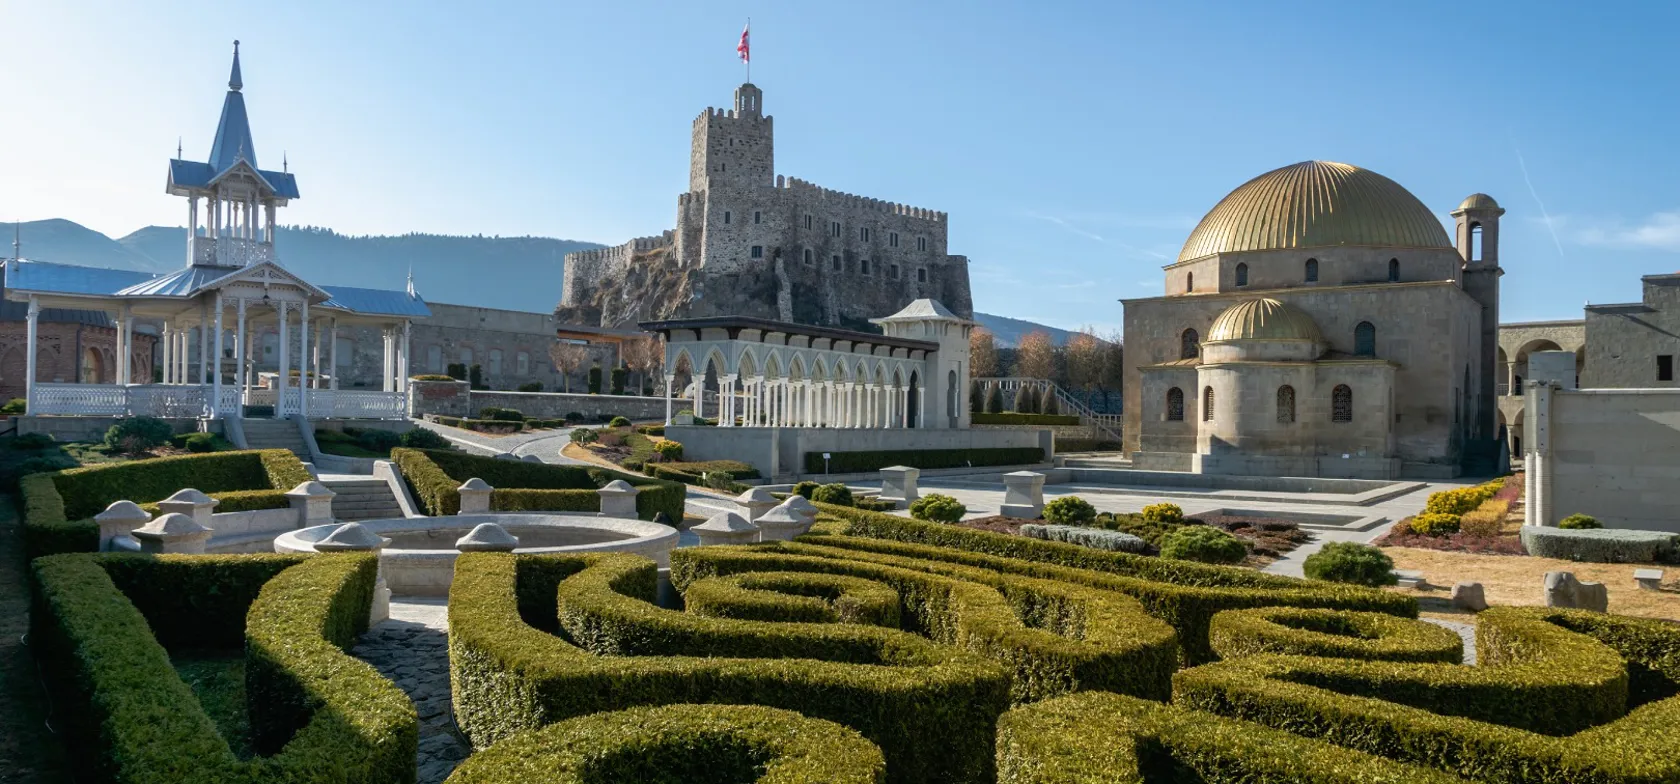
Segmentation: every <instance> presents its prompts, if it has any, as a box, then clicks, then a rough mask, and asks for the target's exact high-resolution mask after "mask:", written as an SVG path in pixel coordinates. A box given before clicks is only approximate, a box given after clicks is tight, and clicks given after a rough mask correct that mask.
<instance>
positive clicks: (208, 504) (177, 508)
mask: <svg viewBox="0 0 1680 784" xmlns="http://www.w3.org/2000/svg"><path fill="white" fill-rule="evenodd" d="M220 503H221V501H217V500H216V499H214V498H211V497H210V496H207V495H205V494H203V493H200V492H199V491H197V490H194V489H192V488H190V487H189V488H187V489H185V490H178V491H176V493H175V494H174V495H172V496H170V497H168V498H165V499H163V500H162V501H159V502H158V512H159V514H184V515H186V516H188V517H191V518H192V519H193V522H195V523H198V524H199V525H202V526H204V527H205V528H210V527H211V525H210V515H213V514H215V513H216V505H217V504H220Z"/></svg>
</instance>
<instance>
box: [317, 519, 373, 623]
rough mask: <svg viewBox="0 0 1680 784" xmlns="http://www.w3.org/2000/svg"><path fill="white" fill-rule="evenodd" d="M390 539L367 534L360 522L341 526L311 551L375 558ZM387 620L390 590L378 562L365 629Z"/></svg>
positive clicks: (367, 531) (368, 532) (369, 532)
mask: <svg viewBox="0 0 1680 784" xmlns="http://www.w3.org/2000/svg"><path fill="white" fill-rule="evenodd" d="M390 543H391V540H390V539H387V538H385V537H383V536H380V535H378V534H376V533H374V532H372V531H369V530H368V529H367V528H366V527H365V526H363V525H362V524H361V523H345V524H344V525H341V526H339V527H338V528H335V529H333V532H332V533H330V534H327V537H326V538H325V539H322V540H321V541H319V542H316V543H315V550H316V551H317V552H322V553H373V555H374V557H376V558H377V557H378V556H379V553H380V551H381V550H384V549H385V545H388V544H390ZM389 617H391V587H390V586H389V585H386V584H385V564H384V561H383V559H381V561H380V564H379V571H378V573H377V576H376V577H375V578H374V583H373V601H372V602H371V603H370V604H369V605H368V626H373V625H374V624H376V623H379V622H380V621H383V620H385V619H386V618H389Z"/></svg>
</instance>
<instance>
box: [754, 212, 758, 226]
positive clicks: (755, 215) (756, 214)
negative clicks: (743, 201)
mask: <svg viewBox="0 0 1680 784" xmlns="http://www.w3.org/2000/svg"><path fill="white" fill-rule="evenodd" d="M758 222H759V212H758V210H753V223H755V224H756V223H758Z"/></svg>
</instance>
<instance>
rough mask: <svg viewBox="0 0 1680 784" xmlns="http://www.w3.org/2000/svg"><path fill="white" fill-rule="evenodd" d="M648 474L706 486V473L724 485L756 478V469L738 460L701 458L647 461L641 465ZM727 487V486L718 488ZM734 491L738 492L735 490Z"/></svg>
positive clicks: (673, 480)
mask: <svg viewBox="0 0 1680 784" xmlns="http://www.w3.org/2000/svg"><path fill="white" fill-rule="evenodd" d="M642 470H643V471H645V472H647V475H648V476H651V477H654V478H655V479H667V480H670V481H672V482H682V483H683V484H685V485H696V486H700V487H708V486H709V485H707V484H706V480H705V477H706V475H708V474H711V475H715V476H717V477H720V478H721V481H722V482H723V483H724V484H726V485H733V483H734V482H735V481H736V480H738V479H757V478H758V477H759V473H758V469H756V468H753V467H752V466H750V465H747V464H746V463H743V462H741V461H739V460H703V461H696V462H681V461H677V462H671V463H648V464H646V465H644V466H642ZM719 489H728V488H721V487H720V488H719ZM736 492H740V490H737V491H736Z"/></svg>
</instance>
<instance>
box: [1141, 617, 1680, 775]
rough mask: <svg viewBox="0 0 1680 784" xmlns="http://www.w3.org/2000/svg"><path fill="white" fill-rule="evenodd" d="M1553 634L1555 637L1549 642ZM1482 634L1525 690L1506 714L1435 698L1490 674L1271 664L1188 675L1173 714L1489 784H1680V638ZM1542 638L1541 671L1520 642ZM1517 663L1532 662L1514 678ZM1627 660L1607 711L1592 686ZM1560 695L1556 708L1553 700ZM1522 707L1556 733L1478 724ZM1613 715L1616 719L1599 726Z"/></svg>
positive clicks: (1497, 661) (1590, 631) (1512, 691)
mask: <svg viewBox="0 0 1680 784" xmlns="http://www.w3.org/2000/svg"><path fill="white" fill-rule="evenodd" d="M1540 626H1550V627H1552V628H1551V630H1550V631H1549V632H1541V631H1536V629H1537V627H1540ZM1478 627H1479V628H1478V649H1479V651H1480V652H1481V655H1482V656H1483V657H1486V658H1491V659H1492V662H1491V663H1492V664H1493V666H1494V667H1495V668H1496V669H1495V670H1494V672H1496V673H1502V674H1508V675H1512V676H1518V679H1516V680H1512V681H1511V682H1509V683H1506V684H1503V690H1504V691H1505V694H1504V695H1501V696H1497V697H1496V698H1495V702H1494V703H1488V702H1470V703H1459V702H1455V701H1451V700H1445V699H1442V700H1441V701H1442V702H1444V704H1440V705H1433V704H1432V703H1433V702H1435V701H1436V699H1437V698H1445V697H1447V696H1448V694H1449V693H1450V692H1451V689H1442V688H1438V687H1436V684H1438V683H1441V682H1442V681H1443V679H1445V681H1446V682H1452V681H1459V682H1462V681H1464V680H1465V679H1484V680H1490V681H1491V679H1489V678H1488V676H1487V675H1486V674H1482V673H1478V672H1476V671H1478V670H1481V669H1483V668H1482V667H1452V666H1448V665H1436V664H1392V663H1383V662H1348V661H1340V660H1335V659H1308V658H1293V657H1270V656H1262V657H1257V658H1252V659H1238V660H1233V661H1228V662H1221V663H1219V664H1213V665H1208V666H1206V667H1198V668H1196V669H1193V670H1185V671H1183V672H1180V673H1179V674H1178V675H1176V676H1174V679H1173V686H1174V701H1175V702H1177V703H1180V704H1183V705H1185V706H1187V707H1194V708H1199V709H1202V710H1209V711H1215V712H1218V713H1221V714H1224V715H1228V716H1235V717H1239V718H1246V719H1249V720H1251V721H1257V722H1260V723H1263V724H1267V725H1270V726H1274V727H1287V728H1288V729H1290V730H1291V731H1293V732H1296V733H1300V734H1303V735H1307V736H1310V737H1315V738H1320V739H1323V740H1327V741H1330V742H1332V743H1336V744H1338V745H1342V746H1346V747H1349V748H1353V749H1357V750H1360V751H1364V752H1367V753H1372V754H1378V755H1381V756H1384V757H1388V758H1390V759H1395V760H1400V761H1405V762H1414V763H1421V764H1427V765H1430V766H1432V767H1436V768H1440V769H1443V770H1447V771H1450V772H1453V773H1457V774H1459V775H1462V776H1465V777H1466V778H1470V779H1475V780H1478V781H1498V782H1509V783H1511V784H1635V783H1636V782H1638V783H1640V784H1648V783H1649V782H1667V781H1677V780H1680V756H1676V755H1675V754H1674V750H1675V749H1676V748H1680V697H1676V696H1675V695H1676V694H1677V693H1680V655H1676V651H1680V627H1676V626H1675V625H1674V624H1671V623H1666V622H1663V621H1655V620H1648V619H1643V618H1628V617H1624V616H1614V615H1605V614H1602V613H1594V612H1588V611H1582V610H1558V609H1547V608H1522V609H1518V608H1495V609H1491V610H1485V611H1483V612H1482V613H1481V614H1480V615H1479V616H1478ZM1525 627H1526V628H1525ZM1513 631H1514V632H1515V634H1512V633H1511V632H1513ZM1542 637H1545V638H1549V639H1546V640H1545V642H1544V644H1543V646H1542V647H1539V648H1538V650H1541V651H1543V656H1542V658H1541V659H1540V660H1539V661H1528V659H1532V658H1533V651H1534V650H1535V649H1529V650H1527V651H1524V650H1522V649H1521V648H1522V643H1523V642H1524V640H1523V639H1521V638H1527V640H1526V641H1527V642H1530V643H1532V642H1535V641H1536V640H1538V639H1539V638H1542ZM1510 643H1517V644H1516V645H1514V646H1510V645H1509V644H1510ZM1508 646H1509V647H1508ZM1513 648H1515V649H1513ZM1606 651H1608V655H1606ZM1512 655H1516V656H1519V657H1523V658H1521V659H1519V660H1518V663H1515V664H1512V663H1509V660H1510V658H1511V656H1512ZM1624 660H1625V662H1626V671H1627V673H1628V674H1626V675H1622V676H1621V677H1623V678H1625V681H1624V683H1625V686H1626V694H1627V696H1626V697H1625V698H1624V700H1623V701H1622V702H1621V703H1618V704H1613V705H1612V704H1608V703H1610V702H1613V700H1605V699H1602V696H1603V694H1602V692H1603V691H1604V690H1603V689H1600V688H1596V687H1595V685H1594V683H1593V681H1594V680H1595V679H1605V680H1609V679H1612V678H1613V674H1612V672H1611V670H1612V669H1615V670H1618V671H1619V670H1620V669H1621V667H1622V663H1623V661H1624ZM1379 687H1380V688H1379ZM1501 688H1502V686H1501V684H1498V683H1492V682H1489V683H1486V684H1485V689H1483V692H1484V694H1485V695H1486V696H1489V697H1494V695H1498V692H1499V691H1500V690H1501ZM1547 693H1549V694H1550V695H1551V697H1552V698H1551V699H1550V700H1547V699H1545V698H1544V697H1543V696H1542V695H1544V694H1547ZM1359 697H1374V698H1375V699H1360V698H1359ZM1420 703H1421V704H1420ZM1515 703H1526V704H1527V705H1528V706H1529V707H1530V709H1531V710H1533V711H1534V712H1535V713H1534V715H1532V716H1528V717H1522V716H1518V717H1517V718H1519V719H1524V720H1523V721H1520V722H1518V723H1519V724H1528V725H1547V733H1546V734H1541V733H1537V732H1531V731H1527V730H1524V729H1520V728H1517V727H1513V726H1506V725H1501V724H1498V723H1492V722H1488V721H1482V720H1478V718H1487V716H1486V715H1485V714H1487V713H1490V712H1491V713H1496V714H1502V715H1508V714H1511V713H1513V712H1517V711H1516V710H1515V708H1516V705H1515ZM1490 708H1491V709H1492V710H1489V709H1490ZM1431 710H1436V711H1438V712H1431ZM1606 711H1607V712H1609V714H1610V715H1609V716H1608V717H1607V718H1605V717H1602V716H1592V715H1590V714H1599V713H1603V712H1606ZM1600 718H1602V719H1603V720H1602V721H1600V722H1596V723H1597V726H1593V727H1591V728H1589V729H1584V730H1581V731H1579V732H1576V733H1575V734H1573V735H1569V734H1567V733H1568V732H1570V730H1569V728H1570V727H1579V726H1581V724H1582V720H1583V719H1589V720H1591V719H1600ZM1589 723H1594V722H1591V721H1589Z"/></svg>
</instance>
